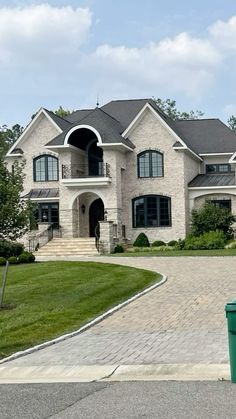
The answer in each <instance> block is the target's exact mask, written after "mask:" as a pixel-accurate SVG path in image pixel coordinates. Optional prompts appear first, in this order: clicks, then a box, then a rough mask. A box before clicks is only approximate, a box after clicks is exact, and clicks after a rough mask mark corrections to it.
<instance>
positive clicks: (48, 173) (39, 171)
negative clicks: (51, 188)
mask: <svg viewBox="0 0 236 419" xmlns="http://www.w3.org/2000/svg"><path fill="white" fill-rule="evenodd" d="M33 166H34V181H35V182H46V181H53V180H58V159H57V158H56V157H54V156H48V155H44V156H39V157H36V158H35V159H34V164H33Z"/></svg>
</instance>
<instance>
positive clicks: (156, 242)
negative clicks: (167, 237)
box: [152, 240, 166, 247]
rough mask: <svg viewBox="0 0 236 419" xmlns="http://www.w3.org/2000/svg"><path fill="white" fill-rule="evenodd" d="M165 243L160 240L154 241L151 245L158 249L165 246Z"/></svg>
mask: <svg viewBox="0 0 236 419" xmlns="http://www.w3.org/2000/svg"><path fill="white" fill-rule="evenodd" d="M165 245H166V244H165V242H163V241H162V240H156V241H155V242H153V243H152V246H153V247H159V246H165Z"/></svg>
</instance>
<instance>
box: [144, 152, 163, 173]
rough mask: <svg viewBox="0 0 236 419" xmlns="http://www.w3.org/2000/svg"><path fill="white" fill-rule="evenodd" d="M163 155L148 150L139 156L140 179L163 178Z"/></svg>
mask: <svg viewBox="0 0 236 419" xmlns="http://www.w3.org/2000/svg"><path fill="white" fill-rule="evenodd" d="M163 176H164V167H163V154H162V153H159V151H155V150H147V151H143V152H142V153H140V154H138V177H139V178H144V177H163Z"/></svg>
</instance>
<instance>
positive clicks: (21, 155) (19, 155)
mask: <svg viewBox="0 0 236 419" xmlns="http://www.w3.org/2000/svg"><path fill="white" fill-rule="evenodd" d="M5 157H24V154H20V153H19V154H17V153H16V154H11V155H10V156H8V155H6V156H5Z"/></svg>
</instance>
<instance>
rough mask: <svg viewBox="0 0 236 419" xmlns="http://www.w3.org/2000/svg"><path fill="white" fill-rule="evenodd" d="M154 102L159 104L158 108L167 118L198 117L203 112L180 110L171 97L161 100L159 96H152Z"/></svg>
mask: <svg viewBox="0 0 236 419" xmlns="http://www.w3.org/2000/svg"><path fill="white" fill-rule="evenodd" d="M153 100H154V102H155V103H156V104H157V106H159V108H160V109H161V110H162V111H163V112H164V113H165V114H166V115H167V116H169V118H171V119H173V120H176V119H198V118H201V117H202V116H203V115H204V113H203V112H202V111H198V110H196V111H193V110H191V111H189V112H180V111H178V109H177V107H176V101H175V100H172V99H165V100H162V99H160V98H153Z"/></svg>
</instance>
